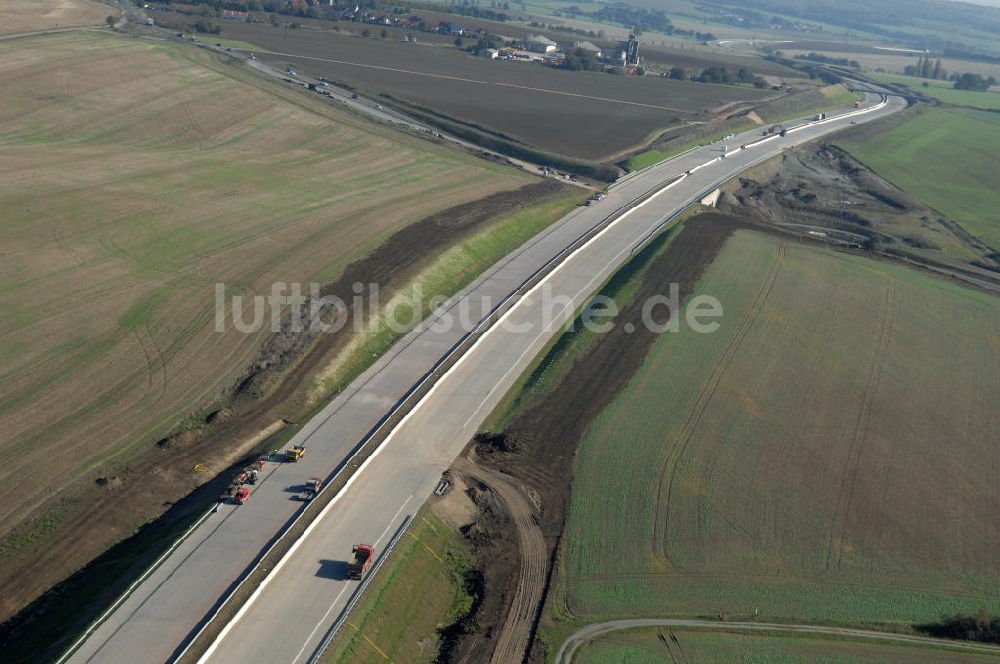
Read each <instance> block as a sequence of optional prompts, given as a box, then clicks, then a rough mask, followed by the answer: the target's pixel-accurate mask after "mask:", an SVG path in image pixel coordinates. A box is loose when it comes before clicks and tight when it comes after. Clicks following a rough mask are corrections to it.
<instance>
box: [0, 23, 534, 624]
mask: <svg viewBox="0 0 1000 664" xmlns="http://www.w3.org/2000/svg"><path fill="white" fill-rule="evenodd" d="M0 87H2V88H3V90H4V92H5V103H4V105H3V107H2V108H0V154H2V155H3V158H2V159H0V164H2V165H0V179H2V180H3V182H4V189H3V191H2V192H0V218H2V219H3V222H2V223H0V246H3V256H4V259H3V262H2V267H0V283H2V285H3V288H2V292H0V306H2V308H3V310H4V312H5V313H8V314H10V315H6V316H4V318H3V320H2V322H0V358H2V366H3V370H2V373H0V375H2V383H0V385H2V387H0V425H2V426H0V431H2V433H0V451H2V453H3V455H4V457H5V458H7V460H8V462H7V463H6V464H5V466H4V469H3V471H2V472H0V498H2V505H3V507H2V510H0V534H2V535H3V540H2V543H0V555H2V557H3V561H4V565H3V569H4V574H3V578H2V580H0V582H2V584H3V586H4V589H5V590H4V597H3V605H2V607H0V617H7V616H9V615H10V614H11V612H13V611H14V610H15V609H17V608H19V607H20V606H23V604H24V603H25V602H26V601H29V600H31V599H32V598H34V597H36V596H37V595H38V594H39V593H40V592H41V591H43V590H44V589H46V588H47V587H49V586H50V585H51V584H52V583H53V582H55V581H57V580H59V579H60V578H62V577H64V576H65V575H66V574H68V573H69V572H71V571H72V570H73V569H75V568H77V567H79V566H81V565H82V564H84V563H85V562H87V561H88V560H89V559H90V558H92V557H93V556H94V555H96V554H97V553H99V552H100V551H102V550H103V549H104V548H105V547H106V546H108V545H109V544H110V543H111V542H114V541H115V540H117V539H120V538H122V537H123V536H125V535H128V534H131V533H132V531H133V529H134V528H135V527H136V525H138V524H139V523H142V522H144V521H145V520H147V519H149V518H151V517H153V516H156V515H158V514H159V513H161V512H163V510H164V509H165V508H166V507H167V506H169V504H170V503H169V502H168V503H166V504H164V501H165V500H166V501H172V500H176V499H177V498H179V497H180V496H183V495H184V494H185V493H187V492H189V491H190V490H191V489H192V488H193V487H195V486H198V485H199V484H201V483H203V482H204V481H205V478H204V477H203V476H201V475H199V474H198V473H196V472H194V471H193V470H192V468H193V467H194V465H195V464H196V463H206V464H207V465H209V466H210V470H211V471H212V472H217V471H219V470H222V469H223V468H225V467H226V466H227V465H228V464H229V463H232V462H233V461H235V459H236V457H238V456H239V455H240V454H242V453H245V452H246V451H247V450H249V449H251V448H252V446H253V445H254V444H255V443H254V441H255V435H256V434H258V433H259V432H261V431H263V430H266V429H268V427H271V426H273V425H274V424H275V422H280V420H281V419H282V418H283V417H288V416H289V415H290V414H292V413H294V412H297V411H296V408H297V406H295V404H294V402H293V401H291V399H292V397H293V396H294V395H296V394H299V393H300V392H298V391H297V390H299V389H300V388H302V387H303V385H305V386H306V387H308V386H309V381H310V378H309V377H310V376H311V375H312V373H310V371H311V370H314V369H315V366H314V364H313V361H320V360H323V359H324V358H326V356H327V354H328V353H329V352H330V346H322V345H321V346H320V347H319V349H318V350H316V349H314V351H315V352H316V353H318V355H317V356H316V357H314V358H311V359H310V358H309V357H306V358H304V359H302V360H301V361H300V364H299V365H296V366H299V369H298V370H297V371H294V372H292V378H291V379H288V380H285V378H288V376H284V377H283V379H282V380H280V381H277V380H274V379H261V380H259V381H256V382H252V381H251V382H247V381H244V382H245V383H246V384H248V385H249V386H250V387H251V388H252V389H251V390H250V392H252V393H247V394H245V395H244V396H245V397H246V398H247V399H248V400H249V401H250V402H251V403H248V404H245V405H244V409H245V410H249V411H252V412H253V413H254V417H253V418H251V419H249V420H243V419H242V418H240V417H238V416H237V415H238V414H239V412H238V411H239V410H240V406H239V403H237V404H235V405H232V404H231V408H227V409H226V410H222V411H219V412H217V413H216V412H214V411H216V410H218V408H219V407H220V404H222V403H224V402H225V399H226V398H227V397H226V394H228V391H229V389H230V388H233V387H234V386H235V385H236V383H237V381H239V380H240V379H243V378H247V377H248V376H250V377H252V376H254V375H255V372H259V371H261V370H263V369H265V368H267V367H269V366H271V365H277V366H284V365H287V363H288V362H290V361H291V359H294V358H295V353H293V352H292V351H293V350H296V349H294V348H289V347H287V346H283V345H281V344H278V346H277V347H276V348H274V349H272V350H273V353H272V354H271V355H269V356H261V355H260V352H261V348H262V345H263V344H264V342H265V340H266V339H268V336H269V334H270V328H269V326H267V325H265V326H264V327H263V328H262V329H261V330H260V331H259V332H254V333H251V334H243V333H241V332H238V331H236V330H235V329H234V327H233V326H232V325H231V324H230V325H228V326H227V328H226V332H224V333H216V332H214V331H213V330H214V317H215V316H214V311H215V301H214V297H215V295H214V293H215V284H216V283H224V284H226V285H227V288H228V289H229V292H230V293H233V294H241V295H253V294H261V293H263V294H266V293H267V292H269V291H270V285H271V284H272V283H274V282H279V281H284V282H303V283H306V284H308V283H309V282H312V281H316V282H319V283H321V284H324V285H327V284H329V282H331V281H335V280H336V279H338V278H342V277H343V275H349V276H350V277H352V278H353V277H356V278H359V279H366V280H372V281H375V280H385V281H386V282H391V281H393V280H398V279H399V278H401V277H402V276H405V274H406V273H407V272H408V271H409V272H410V273H412V272H413V271H414V270H416V269H419V267H420V266H422V265H423V264H424V262H425V261H427V260H428V259H429V258H430V254H429V253H428V252H429V251H430V250H431V249H432V248H434V247H437V248H442V247H443V246H446V245H448V244H449V243H451V242H454V241H455V239H456V238H458V237H462V235H461V234H462V233H464V232H467V230H468V229H469V228H474V227H475V226H477V225H480V224H483V223H485V221H487V220H489V219H491V218H492V215H494V214H496V213H497V212H500V213H503V211H505V210H507V211H509V210H510V209H517V208H518V207H519V206H522V205H526V204H529V203H531V202H532V201H537V200H539V199H543V198H545V197H547V196H548V197H550V196H551V195H552V193H553V190H552V188H551V187H550V186H548V185H545V186H543V187H542V188H541V189H537V190H533V189H531V188H530V187H529V188H528V189H524V190H522V191H520V192H518V193H516V194H514V195H512V196H507V198H504V197H503V196H501V198H500V199H496V198H494V199H488V200H487V203H486V204H485V207H484V208H476V205H475V204H472V205H470V201H475V200H477V199H481V198H483V197H488V196H491V195H494V194H498V193H499V192H503V191H508V190H513V189H518V188H519V187H523V186H524V185H526V184H527V183H529V182H531V179H530V178H528V177H526V176H523V175H520V174H518V173H517V172H516V171H512V170H510V169H504V168H501V167H499V166H495V165H492V164H489V163H487V162H484V161H481V160H476V159H474V158H471V157H467V156H465V155H462V154H458V153H455V152H453V151H449V150H445V149H444V148H440V147H437V146H435V145H433V144H431V143H427V142H425V141H419V140H417V139H413V138H410V137H407V136H404V135H401V134H396V133H393V132H390V131H387V130H384V129H380V128H376V127H373V126H372V125H369V124H367V123H364V122H362V121H360V120H358V119H356V118H353V117H351V116H347V115H344V114H341V113H339V112H336V111H334V110H332V109H330V108H329V107H328V106H326V105H324V104H321V103H318V102H316V101H313V100H310V99H305V98H302V97H300V96H298V95H296V94H295V93H294V92H291V91H287V90H284V89H282V88H281V87H280V86H274V85H271V84H269V83H266V82H262V81H259V80H257V79H255V78H253V77H252V76H250V75H249V74H245V73H242V72H241V71H240V70H238V69H237V68H236V67H233V66H231V65H228V64H225V63H223V62H220V61H218V60H216V59H215V58H214V57H213V56H211V55H209V54H207V53H205V52H203V51H197V50H192V49H188V48H184V47H178V46H175V45H169V44H163V43H156V42H146V41H138V40H130V39H121V38H118V37H114V36H110V35H100V34H77V35H56V36H47V37H38V38H32V39H31V40H29V41H25V40H19V41H18V42H17V44H16V45H14V44H13V43H6V44H0ZM463 205H464V206H465V207H464V208H463V207H459V208H455V206H463ZM447 209H456V210H457V211H456V212H455V213H454V214H450V215H445V216H444V217H442V216H441V214H442V213H443V212H444V211H445V210H447ZM421 219H428V220H430V221H428V223H427V224H425V226H426V228H425V229H424V230H422V231H419V232H415V233H411V234H410V235H408V236H407V238H406V242H405V243H403V244H399V243H397V244H396V245H384V243H385V241H386V239H387V238H390V237H394V235H398V234H399V232H400V231H402V230H403V229H407V228H408V227H409V226H410V225H411V224H414V223H415V222H418V221H420V220H421ZM382 245H384V246H391V249H390V250H389V254H387V255H383V256H378V257H377V258H376V261H383V262H384V263H385V264H384V265H371V266H369V267H366V268H360V267H357V266H360V265H362V262H361V259H363V258H364V257H365V256H366V255H371V256H377V252H376V253H374V254H373V253H372V252H373V251H374V250H376V248H378V247H380V246H382ZM352 266H353V267H352ZM349 268H351V269H349ZM349 288H350V285H349V284H348V285H347V286H346V289H349ZM348 299H349V298H348ZM328 336H332V335H328ZM330 343H331V344H332V343H333V340H332V339H331V340H330ZM299 350H301V349H299ZM251 364H254V365H255V367H254V368H253V371H248V369H250V365H251ZM265 397H266V398H268V399H271V401H269V402H268V403H262V402H261V401H260V399H262V398H265ZM233 411H236V412H233ZM206 416H209V417H207V419H208V420H209V421H210V422H211V423H212V427H210V430H209V431H207V432H206V431H202V430H201V429H200V428H199V426H200V425H201V424H202V423H203V419H204V418H205V417H206ZM171 432H175V433H177V435H175V436H171V437H166V436H167V434H170V433H171ZM157 441H160V442H161V443H162V444H161V445H154V443H156V442H157ZM257 443H259V441H257ZM241 446H242V447H241ZM248 446H249V447H248ZM241 449H242V452H241ZM154 458H155V459H156V460H155V462H154V461H153V459H154ZM154 465H155V466H156V467H157V469H158V472H157V473H153V474H152V475H149V474H148V471H149V468H150V467H151V466H154ZM40 476H43V477H44V478H45V480H44V481H39V477H40ZM69 524H73V527H74V528H78V529H79V533H78V535H80V536H78V537H73V536H70V535H67V533H69V532H70V531H69V530H68V529H69ZM56 531H59V532H60V533H62V534H63V535H64V536H63V537H61V538H59V542H53V541H52V540H53V536H54V533H55V532H56ZM83 533H86V536H83ZM25 565H28V566H29V567H30V568H31V572H30V573H25V572H26V568H25V567H24V566H25ZM15 579H16V580H15Z"/></svg>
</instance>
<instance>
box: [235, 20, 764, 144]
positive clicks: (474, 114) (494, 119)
mask: <svg viewBox="0 0 1000 664" xmlns="http://www.w3.org/2000/svg"><path fill="white" fill-rule="evenodd" d="M223 36H224V37H229V38H233V39H238V40H241V41H246V42H250V43H253V44H258V45H259V46H260V47H261V48H262V49H265V50H266V51H270V52H271V53H270V54H268V55H266V56H264V57H265V58H266V59H267V60H269V61H273V62H275V63H276V64H278V65H279V66H281V67H282V68H283V67H284V65H285V64H292V65H294V66H295V67H296V68H297V69H301V70H302V71H306V72H310V73H313V74H315V75H317V76H319V75H322V76H326V77H327V78H329V79H330V80H331V81H337V82H339V83H342V84H345V85H347V86H350V87H353V88H357V89H359V90H362V91H364V92H366V93H368V94H387V95H390V96H392V97H395V98H399V99H402V100H405V101H406V102H408V103H410V104H412V105H414V106H418V107H423V108H427V109H430V110H431V111H432V112H434V113H437V114H440V115H442V116H445V117H448V118H452V119H455V120H458V121H459V122H461V123H464V124H466V125H468V126H471V127H478V128H482V129H484V130H485V131H487V132H489V133H492V134H494V135H496V136H498V137H501V138H506V139H509V140H511V141H514V142H517V143H519V144H523V145H528V146H532V147H534V148H537V149H541V150H545V151H549V152H554V153H557V154H562V155H566V156H569V157H576V158H581V159H587V160H592V161H601V160H602V159H604V158H605V157H606V156H608V155H612V154H615V153H618V152H620V151H621V150H623V149H627V148H630V147H633V146H639V145H642V144H644V143H645V142H648V141H649V140H651V138H653V137H654V136H655V134H656V133H657V132H658V131H659V130H662V129H663V128H665V127H668V126H671V125H674V124H677V123H678V122H680V121H681V120H682V119H684V118H690V117H701V116H703V115H709V114H711V111H712V110H713V109H718V108H720V107H723V106H726V105H729V104H732V103H734V102H741V101H748V102H759V101H761V100H763V99H766V98H768V97H769V96H772V95H773V94H774V93H770V92H761V91H759V90H754V89H750V88H740V87H735V86H721V85H707V84H699V85H694V84H690V83H687V82H684V81H671V80H667V79H662V78H659V77H640V78H636V77H625V76H612V75H609V74H598V73H594V72H568V71H561V70H557V69H553V68H550V67H545V66H541V65H537V64H530V63H519V62H491V61H487V60H485V59H483V58H476V57H473V56H471V55H468V54H464V53H461V52H459V51H458V50H456V49H453V48H447V47H441V46H432V45H427V44H419V43H418V44H406V43H400V42H398V41H390V40H381V39H363V38H360V37H354V36H348V35H343V34H338V33H335V32H325V33H324V32H317V31H312V30H287V31H286V30H282V29H278V28H272V27H269V26H263V25H249V24H232V25H230V24H226V25H224V26H223Z"/></svg>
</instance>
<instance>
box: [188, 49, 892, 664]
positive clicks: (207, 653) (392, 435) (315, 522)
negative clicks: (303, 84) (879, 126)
mask: <svg viewBox="0 0 1000 664" xmlns="http://www.w3.org/2000/svg"><path fill="white" fill-rule="evenodd" d="M279 55H280V54H279ZM314 59H318V58H314ZM886 105H887V103H886V102H882V103H880V104H878V105H876V106H873V107H870V108H867V109H862V110H861V111H854V112H852V113H846V114H843V115H838V116H835V117H833V118H829V119H828V120H827V121H834V120H842V119H844V118H847V117H851V116H853V115H859V114H860V113H864V112H869V111H873V110H878V109H879V108H882V107H883V106H886ZM827 121H824V122H822V123H816V124H825V123H826V122H827ZM760 143H763V141H761V142H759V143H758V145H759V144H760ZM668 161H669V160H668ZM711 161H712V162H716V161H719V159H718V158H715V159H713V160H711ZM702 165H705V164H702ZM684 179H685V177H684V176H683V175H682V176H681V177H679V178H678V179H677V180H675V181H674V182H671V183H670V184H669V185H667V186H666V187H664V188H663V189H661V190H660V191H658V192H656V193H655V194H653V195H652V196H650V197H649V198H648V199H646V200H645V201H643V202H642V203H640V204H638V205H636V206H635V207H633V208H631V209H629V210H627V211H626V212H625V213H623V214H622V215H621V216H619V217H618V218H616V219H615V220H614V221H612V222H611V223H609V224H608V225H607V226H606V227H605V228H604V229H602V230H601V231H600V232H599V233H597V234H596V235H595V236H594V237H592V238H591V239H590V240H588V241H587V242H586V243H584V244H583V245H581V246H580V247H578V248H577V249H576V250H575V251H573V252H572V253H571V254H569V255H568V256H566V257H565V258H564V259H563V260H562V261H561V262H560V263H559V264H558V265H556V267H555V268H554V269H553V270H552V271H551V272H549V273H548V274H547V275H545V276H544V277H543V278H542V279H541V281H539V282H538V284H536V285H535V286H534V287H533V288H531V289H530V290H529V291H528V292H527V293H525V294H524V295H522V296H521V297H520V298H519V299H518V300H517V301H516V302H515V303H514V304H513V305H512V306H511V308H510V309H509V310H508V311H507V312H506V313H504V314H503V315H502V316H501V317H500V319H499V320H497V322H496V323H494V324H493V325H491V326H490V327H488V328H487V329H486V330H485V331H484V332H483V333H482V335H481V336H480V337H479V339H477V340H476V341H475V343H473V344H472V346H471V347H470V348H469V349H468V350H467V351H466V352H465V353H463V354H462V355H461V356H460V357H459V358H458V360H456V361H455V363H454V364H453V365H452V366H451V368H449V369H448V370H447V371H445V373H444V374H443V375H442V376H441V377H440V378H439V379H438V380H437V382H435V383H434V384H433V385H432V386H431V387H430V389H429V390H428V391H427V392H426V393H425V394H424V396H423V397H421V398H420V399H419V400H418V401H417V403H416V404H414V406H413V407H412V408H411V409H410V411H409V412H408V413H406V415H404V416H403V418H402V419H401V420H400V421H399V423H398V424H397V425H396V426H395V427H394V428H393V429H392V431H390V432H389V434H388V435H387V436H386V437H385V439H384V440H383V441H382V442H381V443H380V444H379V445H378V446H377V447H376V448H375V449H374V450H372V453H371V454H370V455H369V456H368V458H367V459H365V460H364V461H363V462H362V463H361V465H360V466H359V467H358V468H357V470H356V471H355V472H354V474H353V475H351V476H350V477H349V478H348V479H347V482H346V483H345V484H344V486H343V487H341V489H340V491H339V492H338V493H337V495H335V496H334V497H333V499H332V500H331V501H330V502H329V503H327V505H326V506H325V507H324V508H323V510H321V511H320V513H319V514H318V515H316V518H315V519H314V520H313V522H312V523H310V524H309V526H307V527H306V529H305V531H304V532H303V533H302V535H301V536H300V537H299V539H298V540H296V541H295V543H294V544H293V545H292V546H291V548H290V549H289V550H288V551H287V552H286V553H285V555H284V556H282V558H281V560H279V561H278V564H277V565H275V567H274V569H273V570H271V571H270V573H268V575H267V576H266V577H265V578H264V580H263V581H262V582H261V584H260V585H259V586H258V587H257V589H256V590H255V591H254V592H253V593H251V595H250V597H249V598H248V599H247V601H246V602H245V603H244V604H243V606H241V607H240V609H239V610H238V611H237V612H236V615H235V616H233V618H232V620H231V621H230V622H229V623H227V624H226V625H225V626H224V627H223V628H222V630H221V631H220V632H219V634H218V636H216V637H215V640H214V641H213V642H212V643H211V645H209V647H208V649H207V650H206V651H205V653H204V654H203V655H202V656H201V658H200V659H199V660H198V664H203V663H204V662H207V661H208V660H209V659H210V658H211V656H212V655H213V654H214V653H215V650H216V649H217V648H218V647H219V645H221V643H222V641H223V640H224V639H225V638H226V636H227V635H228V634H229V632H230V631H231V630H232V629H233V628H234V627H235V626H236V624H237V623H238V622H239V621H240V620H241V619H242V618H243V616H244V615H245V614H246V612H247V611H248V610H249V609H250V607H251V606H252V605H253V604H254V603H255V602H256V601H257V599H258V597H260V595H261V593H262V592H263V591H264V589H265V588H266V587H267V586H268V585H269V584H270V582H271V581H272V580H273V579H274V578H275V576H276V575H277V573H278V571H279V570H280V569H281V568H282V567H284V565H285V564H286V563H287V562H288V561H289V560H290V559H291V558H292V556H293V555H294V553H295V552H296V551H297V550H298V548H299V546H300V545H301V544H302V542H304V541H305V539H306V538H307V537H308V536H309V534H310V533H311V532H312V529H313V528H315V527H316V526H318V525H319V523H320V522H321V521H322V520H323V518H324V517H325V516H326V515H327V513H328V512H329V511H330V510H331V509H332V508H333V506H334V505H336V503H337V502H338V501H339V500H340V499H341V498H342V497H343V496H344V495H345V494H346V493H347V490H348V489H349V488H350V486H351V485H352V484H354V482H355V481H356V480H357V479H358V478H359V477H361V476H362V474H363V473H364V470H365V469H366V468H367V467H368V465H369V464H370V463H372V462H373V461H374V460H375V458H376V457H378V456H379V455H380V454H381V453H382V451H384V450H385V449H387V448H388V447H389V443H390V442H391V441H392V440H393V439H394V438H395V437H396V436H397V435H398V434H399V432H400V431H402V430H403V429H404V427H405V425H406V423H407V421H409V419H410V418H411V417H413V416H414V415H415V414H417V413H418V412H419V411H420V409H421V408H422V407H423V406H424V404H425V403H427V401H429V400H430V398H431V397H432V396H433V395H434V393H435V392H437V390H438V389H439V388H440V387H441V386H442V385H444V384H445V382H446V381H447V379H448V377H449V376H450V375H452V374H453V373H454V372H455V371H456V370H457V369H458V368H459V367H460V366H461V365H462V364H464V363H465V361H466V360H467V359H468V358H469V357H470V356H472V355H473V354H474V351H475V349H476V348H477V347H478V346H479V345H480V344H482V343H483V342H484V341H485V340H486V339H487V338H489V336H490V335H491V334H492V333H493V332H495V331H496V330H497V329H498V328H499V327H500V324H501V323H502V322H503V321H504V320H505V319H506V318H507V317H508V316H510V315H511V314H512V313H513V311H514V310H515V309H517V308H518V306H520V305H521V304H522V303H523V302H524V301H525V299H527V298H528V297H529V296H530V295H531V294H532V293H533V292H534V291H535V290H537V289H538V288H540V287H541V286H542V284H544V283H545V282H546V281H548V280H549V279H550V278H551V277H552V276H553V275H554V274H556V273H557V272H558V271H559V270H561V269H562V268H563V267H565V265H566V264H567V263H568V262H569V260H570V259H571V258H572V257H573V256H575V255H576V254H578V253H579V252H581V251H583V250H584V249H585V248H586V247H587V246H589V245H590V244H591V243H592V242H595V241H596V240H597V239H598V238H599V237H601V236H602V235H604V234H605V233H607V232H608V231H609V230H610V229H611V228H612V227H613V226H614V225H616V224H617V223H618V222H620V221H621V220H623V219H625V218H626V217H628V216H629V215H630V214H631V213H632V212H634V211H636V210H638V209H639V208H641V207H644V206H645V205H648V204H649V203H651V202H652V201H653V200H654V199H655V198H657V197H659V196H660V195H661V194H663V193H665V192H666V191H668V190H669V189H670V188H672V187H673V186H674V185H676V184H678V183H680V182H682V181H683V180H684Z"/></svg>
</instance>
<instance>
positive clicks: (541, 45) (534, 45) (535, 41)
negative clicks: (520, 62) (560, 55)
mask: <svg viewBox="0 0 1000 664" xmlns="http://www.w3.org/2000/svg"><path fill="white" fill-rule="evenodd" d="M524 49H525V50H526V51H532V52H533V53H551V52H552V51H554V50H556V43H555V42H554V41H552V40H551V39H549V38H548V37H546V36H544V35H528V38H527V39H525V40H524Z"/></svg>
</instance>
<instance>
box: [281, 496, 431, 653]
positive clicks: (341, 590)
mask: <svg viewBox="0 0 1000 664" xmlns="http://www.w3.org/2000/svg"><path fill="white" fill-rule="evenodd" d="M410 498H413V494H412V493H411V494H410V495H409V496H407V498H406V500H404V501H403V504H402V505H400V506H399V509H398V510H396V513H395V514H394V515H393V517H392V518H391V519H390V520H389V525H388V526H386V528H385V530H383V531H382V534H381V535H379V536H378V539H377V540H375V543H374V544H373V545H372V546H374V547H375V550H376V551H378V545H379V544H380V543H381V542H382V539H383V538H384V537H385V536H386V534H387V533H388V532H389V528H392V524H394V523H396V519H397V518H399V513H400V512H402V511H403V508H404V507H406V504H407V503H408V502H410ZM373 562H374V561H373ZM350 587H351V586H350V584H349V583H345V584H344V587H343V588H341V589H340V592H339V593H337V596H336V597H334V598H333V602H332V603H331V604H330V607H329V608H328V609H327V610H326V613H324V614H323V617H322V618H320V619H319V622H318V623H316V626H315V627H313V629H312V631H311V632H309V636H307V637H306V640H305V642H304V643H303V644H302V647H301V648H300V649H299V652H298V654H297V655H295V658H294V659H293V660H292V664H295V662H297V661H299V657H302V653H303V652H305V650H306V648H307V647H308V646H309V642H310V641H312V638H313V637H314V636H316V630H318V629H319V628H320V627H322V626H323V623H325V622H326V619H327V618H329V617H330V612H331V611H333V607H335V606H337V604H338V603H339V602H340V598H341V597H343V596H344V593H345V592H347V589H348V588H350Z"/></svg>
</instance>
